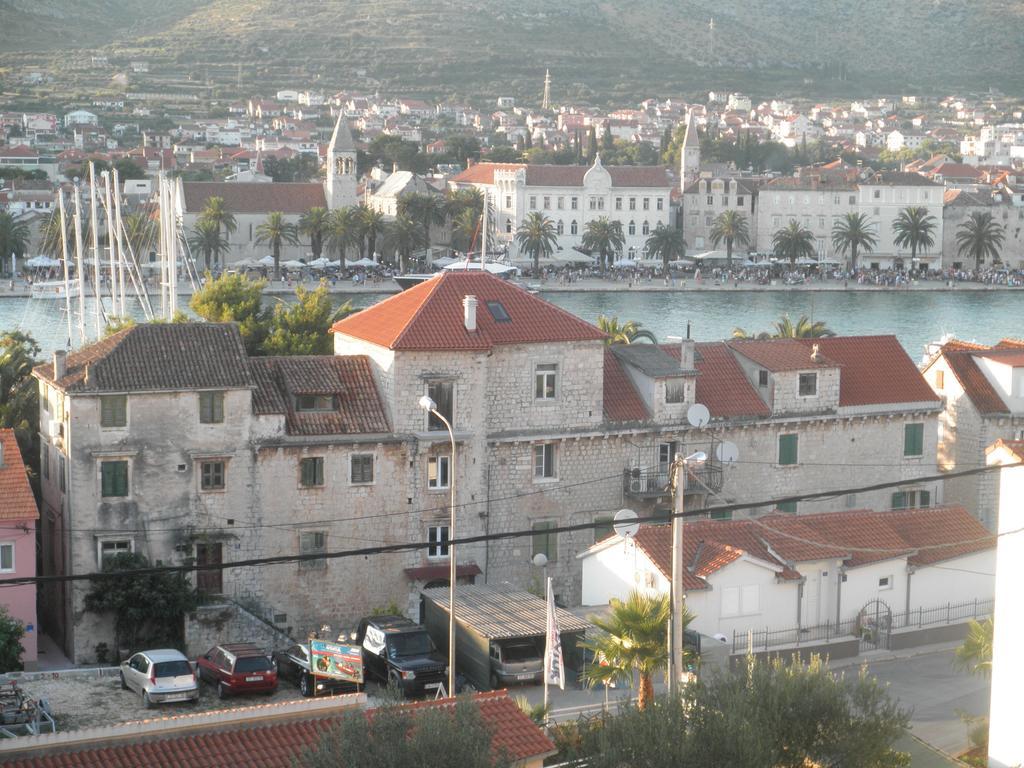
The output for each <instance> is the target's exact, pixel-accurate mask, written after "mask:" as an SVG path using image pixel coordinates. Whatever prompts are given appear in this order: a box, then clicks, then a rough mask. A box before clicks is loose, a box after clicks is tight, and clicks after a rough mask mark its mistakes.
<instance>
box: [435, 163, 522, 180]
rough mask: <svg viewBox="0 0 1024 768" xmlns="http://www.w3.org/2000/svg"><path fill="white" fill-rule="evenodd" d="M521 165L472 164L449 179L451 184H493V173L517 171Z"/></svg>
mask: <svg viewBox="0 0 1024 768" xmlns="http://www.w3.org/2000/svg"><path fill="white" fill-rule="evenodd" d="M525 167H526V166H525V165H524V164H523V163H474V164H473V165H471V166H469V168H467V169H466V170H464V171H462V173H458V174H456V175H455V176H453V177H452V178H451V181H452V183H453V184H493V183H494V172H495V171H517V170H519V169H520V168H525Z"/></svg>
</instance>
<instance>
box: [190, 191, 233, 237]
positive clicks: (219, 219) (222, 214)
mask: <svg viewBox="0 0 1024 768" xmlns="http://www.w3.org/2000/svg"><path fill="white" fill-rule="evenodd" d="M199 218H200V219H206V220H207V221H213V222H216V224H217V226H218V227H223V228H224V233H225V234H226V235H228V239H229V240H230V239H231V238H230V236H231V234H232V233H233V232H234V231H235V230H236V229H238V223H237V222H236V221H235V216H234V214H232V213H231V211H229V210H228V207H227V204H226V203H225V202H224V198H223V197H216V196H214V197H210V198H207V200H206V205H205V206H203V210H202V212H201V213H200V214H199Z"/></svg>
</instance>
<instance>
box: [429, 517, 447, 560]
mask: <svg viewBox="0 0 1024 768" xmlns="http://www.w3.org/2000/svg"><path fill="white" fill-rule="evenodd" d="M427 543H428V544H430V546H429V547H427V558H428V559H430V560H442V559H447V558H448V526H447V525H431V526H427Z"/></svg>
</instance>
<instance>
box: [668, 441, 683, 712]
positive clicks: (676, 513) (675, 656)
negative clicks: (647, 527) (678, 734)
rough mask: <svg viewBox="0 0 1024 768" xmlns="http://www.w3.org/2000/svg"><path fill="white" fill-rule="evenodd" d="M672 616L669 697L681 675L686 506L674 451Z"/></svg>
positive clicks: (678, 459) (680, 459)
mask: <svg viewBox="0 0 1024 768" xmlns="http://www.w3.org/2000/svg"><path fill="white" fill-rule="evenodd" d="M672 473H673V475H672V490H673V493H674V494H675V495H674V496H673V501H674V502H675V503H674V504H673V505H672V506H673V509H672V512H673V515H672V589H671V595H672V619H671V622H670V629H669V637H670V638H671V648H670V651H671V653H670V654H669V665H668V671H669V681H668V689H669V693H670V694H671V695H672V697H673V698H675V697H676V696H678V695H679V679H680V678H681V677H682V674H683V568H684V566H683V512H684V510H685V507H686V501H685V499H686V460H685V459H684V458H683V457H682V456H681V455H680V454H678V453H677V454H676V458H675V461H673V462H672Z"/></svg>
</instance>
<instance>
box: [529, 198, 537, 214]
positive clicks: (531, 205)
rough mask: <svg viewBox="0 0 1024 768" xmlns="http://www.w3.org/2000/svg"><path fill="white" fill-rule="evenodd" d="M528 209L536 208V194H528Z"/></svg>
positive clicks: (533, 209)
mask: <svg viewBox="0 0 1024 768" xmlns="http://www.w3.org/2000/svg"><path fill="white" fill-rule="evenodd" d="M530 210H531V211H535V210H537V196H536V195H530Z"/></svg>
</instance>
